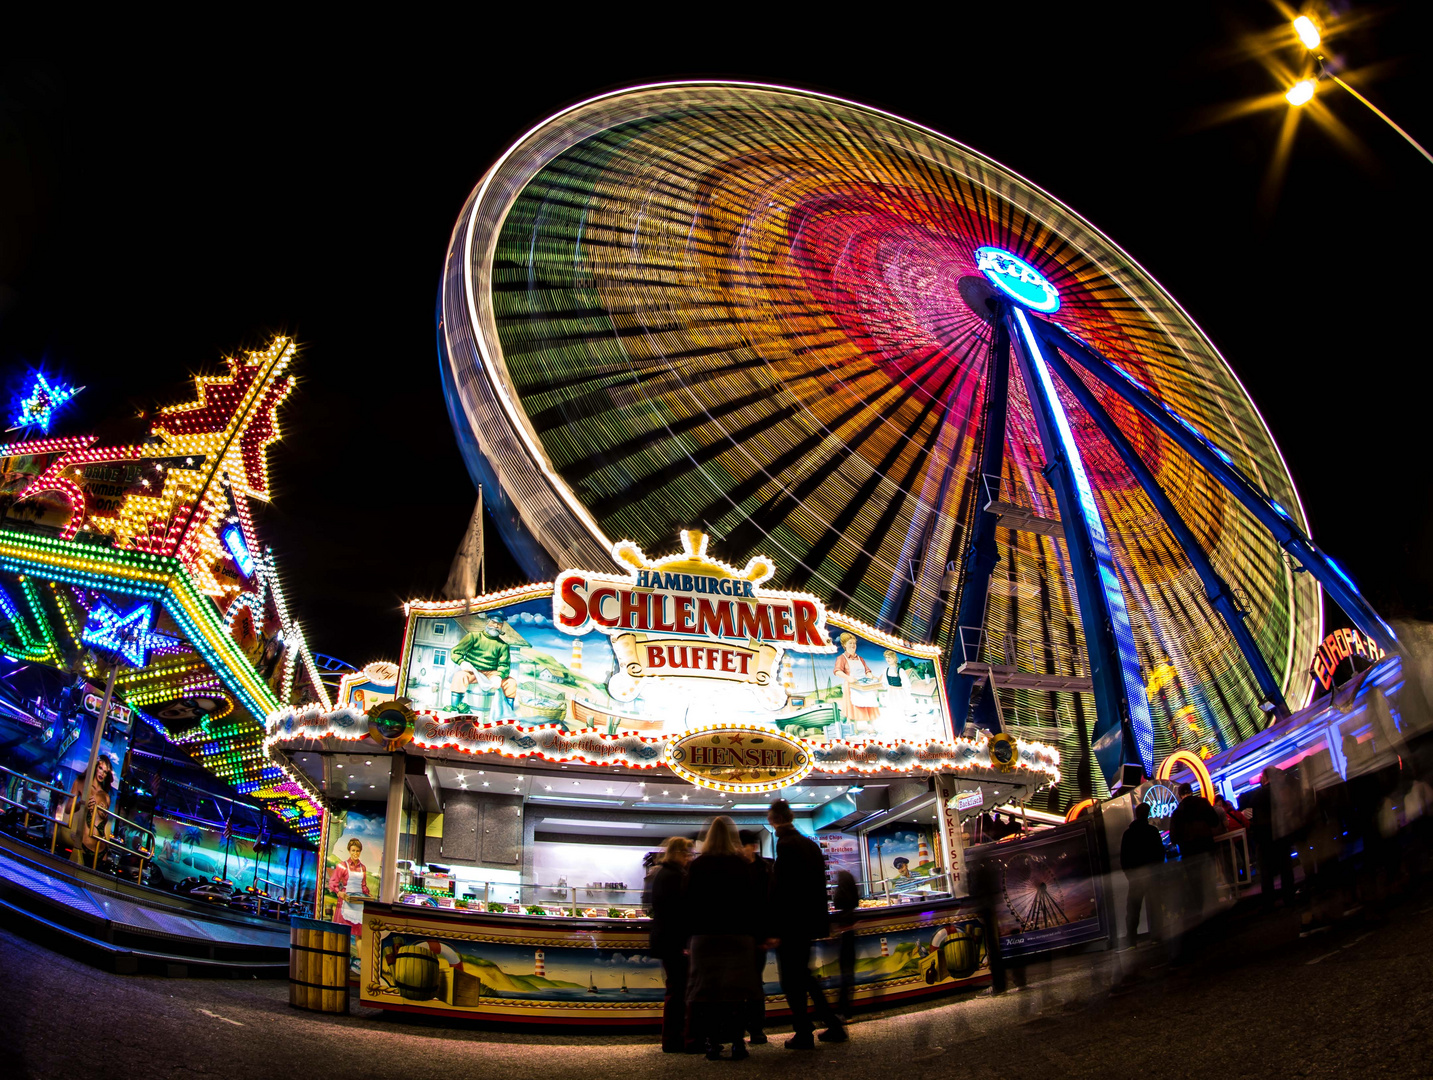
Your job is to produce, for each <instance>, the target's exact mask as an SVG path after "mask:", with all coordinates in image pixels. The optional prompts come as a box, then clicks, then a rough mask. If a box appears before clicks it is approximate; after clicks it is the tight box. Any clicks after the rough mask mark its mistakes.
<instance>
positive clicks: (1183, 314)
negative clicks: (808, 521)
mask: <svg viewBox="0 0 1433 1080" xmlns="http://www.w3.org/2000/svg"><path fill="white" fill-rule="evenodd" d="M720 88H731V89H743V90H756V91H768V92H772V93H777V94H792V95H797V96H800V97H807V98H811V99H814V100H818V101H824V102H828V103H831V104H834V105H839V106H843V107H846V108H850V109H855V110H858V111H861V112H866V113H870V114H873V115H876V116H880V117H883V118H885V119H888V120H892V121H894V122H896V123H898V124H902V125H905V126H907V127H910V128H913V129H915V130H917V131H919V132H921V133H923V134H926V135H931V136H934V137H936V138H938V139H940V140H942V141H943V142H946V143H949V144H952V145H954V146H956V147H958V148H959V149H960V150H962V151H963V152H965V153H967V154H970V155H971V156H972V157H974V158H975V159H977V160H979V161H981V162H985V163H987V164H989V165H991V166H994V167H995V168H996V169H998V170H1000V171H1002V172H1004V173H1005V174H1006V175H1007V176H1009V177H1011V178H1012V179H1014V180H1016V181H1018V182H1019V183H1020V184H1023V185H1025V186H1026V187H1027V188H1028V189H1030V191H1032V192H1034V193H1035V194H1036V195H1038V196H1039V197H1040V198H1041V199H1044V200H1046V201H1047V202H1048V203H1049V205H1050V206H1052V207H1054V208H1055V209H1057V210H1059V211H1061V212H1063V213H1065V214H1068V215H1069V216H1070V217H1071V218H1072V219H1073V220H1075V221H1077V222H1079V223H1080V224H1081V225H1082V226H1083V227H1084V228H1086V229H1088V230H1089V231H1090V232H1091V233H1092V234H1093V235H1094V236H1096V237H1097V238H1098V239H1099V240H1100V242H1102V243H1104V244H1106V245H1108V247H1109V249H1110V251H1111V252H1112V253H1114V254H1115V255H1117V256H1118V257H1119V258H1120V259H1121V260H1123V262H1124V264H1125V266H1126V267H1127V268H1130V269H1132V270H1134V271H1135V272H1136V273H1137V274H1138V275H1139V276H1140V277H1142V278H1143V279H1144V284H1145V285H1146V286H1147V287H1149V288H1151V289H1152V291H1153V292H1154V293H1156V294H1157V295H1158V296H1159V297H1160V299H1161V300H1162V301H1163V302H1165V303H1168V304H1169V305H1171V306H1172V307H1173V308H1174V310H1175V311H1176V312H1178V314H1179V316H1180V318H1182V319H1183V320H1184V321H1185V323H1186V324H1187V325H1188V326H1189V327H1191V328H1192V329H1194V330H1195V331H1196V333H1197V334H1198V335H1199V337H1200V338H1202V339H1203V344H1204V345H1205V347H1207V348H1208V350H1209V351H1210V354H1211V355H1212V356H1213V358H1214V359H1215V360H1216V361H1217V362H1218V365H1219V366H1220V368H1222V370H1223V373H1224V374H1225V375H1226V376H1228V377H1229V378H1230V379H1232V380H1233V382H1234V385H1235V386H1236V387H1237V388H1238V390H1239V393H1240V395H1241V397H1242V398H1243V401H1244V403H1245V404H1246V405H1247V406H1248V407H1249V408H1250V409H1251V410H1252V411H1253V414H1254V417H1255V418H1256V419H1257V421H1258V424H1259V427H1260V429H1261V431H1262V434H1263V436H1264V438H1265V439H1266V440H1267V441H1268V443H1269V445H1270V446H1271V447H1272V449H1273V452H1274V454H1275V456H1276V457H1277V459H1278V462H1279V466H1280V468H1281V469H1282V470H1283V473H1284V475H1285V476H1286V477H1292V473H1291V472H1290V470H1289V466H1288V461H1287V460H1286V459H1285V457H1284V453H1283V450H1282V449H1281V448H1280V446H1279V444H1278V442H1277V441H1276V440H1275V439H1274V435H1273V430H1272V429H1271V428H1270V427H1269V424H1268V421H1267V420H1266V419H1265V418H1264V414H1263V412H1262V411H1261V410H1260V409H1259V406H1258V403H1257V402H1255V401H1254V399H1253V397H1252V396H1251V395H1250V394H1249V391H1248V388H1247V387H1246V386H1245V385H1244V381H1243V379H1241V378H1240V377H1239V375H1238V373H1237V372H1236V371H1235V370H1234V368H1233V365H1231V364H1230V363H1229V361H1228V359H1227V358H1226V357H1225V356H1224V354H1223V353H1222V352H1221V351H1220V350H1219V348H1218V346H1216V345H1215V344H1214V342H1213V340H1212V339H1211V338H1210V337H1209V335H1208V334H1206V333H1205V332H1204V330H1203V329H1202V328H1201V327H1200V326H1199V324H1198V323H1197V322H1195V320H1194V318H1193V317H1192V316H1191V315H1190V314H1189V312H1188V311H1187V310H1186V309H1185V308H1184V305H1183V304H1181V303H1180V302H1179V300H1178V299H1177V298H1176V297H1175V296H1173V295H1172V294H1171V293H1170V292H1169V291H1168V290H1166V289H1165V288H1164V287H1163V286H1162V285H1161V284H1160V283H1159V281H1158V280H1157V279H1156V278H1155V277H1154V275H1153V274H1151V273H1150V272H1149V271H1148V270H1147V269H1146V268H1145V267H1144V265H1143V264H1142V263H1140V262H1139V260H1137V259H1135V258H1134V257H1133V256H1132V255H1130V253H1129V252H1128V251H1126V250H1125V249H1124V248H1123V247H1121V246H1120V245H1119V244H1118V243H1116V242H1115V241H1114V240H1113V239H1111V238H1110V237H1109V236H1108V235H1107V234H1106V233H1105V232H1104V231H1103V230H1101V229H1100V228H1098V227H1097V226H1095V225H1094V224H1093V223H1091V222H1090V221H1089V220H1088V219H1086V218H1085V217H1084V215H1082V214H1080V213H1078V212H1077V211H1075V210H1074V209H1073V208H1072V207H1071V206H1069V205H1068V204H1066V203H1065V202H1064V201H1063V200H1061V199H1059V198H1057V197H1056V196H1055V195H1053V194H1051V193H1050V192H1049V191H1047V190H1046V189H1045V188H1044V187H1042V186H1041V185H1039V184H1037V183H1035V182H1034V181H1032V180H1030V179H1029V178H1028V177H1027V176H1025V175H1024V174H1023V173H1020V172H1017V171H1016V170H1014V169H1012V168H1010V167H1009V166H1008V165H1005V164H1004V163H1002V162H998V161H996V160H995V159H994V158H992V157H990V156H988V155H986V154H984V153H982V152H981V151H979V150H976V149H975V148H974V147H971V146H968V145H967V144H965V143H963V142H961V141H960V140H958V139H955V138H953V137H952V136H950V135H947V134H945V133H944V132H941V131H938V130H937V129H935V128H932V127H929V126H927V125H925V124H921V123H920V122H918V121H915V120H910V119H908V118H906V117H903V116H901V115H899V114H898V113H894V112H890V111H888V110H885V109H881V108H879V107H878V106H874V105H868V104H864V103H862V102H859V101H855V100H853V99H850V98H843V97H840V96H838V95H835V94H827V93H822V92H821V91H818V90H809V89H803V88H801V87H795V86H788V85H785V84H782V83H763V82H755V81H748V80H739V79H674V80H666V81H657V82H645V83H638V84H635V85H633V86H627V87H621V88H618V89H616V90H610V91H607V92H605V93H602V94H594V95H593V96H592V97H589V98H585V99H583V100H581V101H578V102H575V103H574V104H572V105H569V106H568V107H567V108H565V109H561V110H559V111H558V112H555V113H553V114H552V115H551V116H549V117H547V118H545V119H544V120H542V121H541V122H539V123H537V124H534V125H533V126H532V127H531V128H529V129H528V130H527V131H525V132H523V134H522V135H520V136H519V137H518V138H516V139H514V140H513V142H512V143H511V144H510V145H509V146H508V147H507V149H506V150H504V151H503V152H502V154H501V155H500V156H499V157H498V158H497V159H496V160H495V161H494V162H493V163H492V165H491V166H490V167H489V168H488V169H487V171H486V172H484V174H483V175H482V177H481V178H480V179H479V181H478V184H477V186H476V187H474V189H473V191H472V192H471V193H470V194H469V196H468V199H467V201H466V203H465V205H464V207H463V211H462V213H461V214H460V215H459V218H458V221H457V222H456V223H455V225H454V228H453V233H452V237H451V239H450V241H449V255H450V259H451V257H452V255H453V254H454V251H455V248H458V249H459V250H460V253H461V259H462V267H463V269H462V276H463V281H462V288H463V295H464V300H465V303H466V307H467V315H468V319H469V327H470V328H471V329H472V330H475V331H476V330H477V328H479V327H481V326H482V325H483V322H482V319H481V317H480V308H481V307H482V305H481V304H480V302H479V300H478V298H477V297H476V296H475V295H474V291H473V289H474V278H473V275H472V274H471V273H469V272H468V267H471V265H472V256H473V240H474V234H475V232H476V229H477V224H478V216H477V214H476V213H475V212H474V210H475V208H476V207H477V206H479V205H481V204H482V202H483V200H484V197H485V196H486V195H487V194H488V192H489V190H490V189H491V186H492V183H493V180H494V178H495V177H496V176H497V174H498V172H499V171H500V170H501V169H502V168H503V166H504V165H506V164H507V163H508V162H509V161H510V160H511V159H512V158H513V157H514V156H515V155H516V154H517V153H518V151H519V150H520V149H522V148H523V147H525V146H527V145H528V144H529V142H530V141H532V140H533V139H534V138H535V137H536V136H538V135H539V134H540V133H541V132H543V131H544V130H547V129H550V128H553V127H554V126H555V125H557V124H558V123H560V122H561V121H563V120H564V119H566V118H569V117H571V116H574V115H575V114H577V113H580V112H581V111H582V110H584V109H588V108H591V107H592V106H595V105H597V104H599V103H601V102H606V101H611V100H614V99H617V98H622V97H626V96H629V95H635V94H640V93H643V92H648V91H667V90H670V91H679V90H683V89H691V90H697V89H720ZM565 149H566V147H563V148H561V149H557V150H553V151H552V153H551V154H549V155H548V157H547V158H546V159H545V161H544V163H543V164H544V165H545V164H547V163H548V162H550V161H551V160H553V159H555V158H556V157H557V156H559V155H560V154H561V152H562V151H563V150H565ZM518 194H519V193H518V192H514V193H513V194H512V196H511V197H510V198H509V199H508V201H507V205H506V206H504V207H503V209H502V211H501V213H500V214H499V215H498V217H497V219H496V227H495V228H494V241H495V240H496V235H497V232H498V231H499V230H500V228H501V223H502V221H503V220H505V219H506V216H507V213H508V211H509V210H510V209H511V208H512V205H513V204H514V202H515V201H516V198H517V195H518ZM459 234H461V237H462V239H461V244H460V245H459V244H458V238H459ZM1061 239H1062V240H1065V239H1068V238H1065V237H1061ZM494 246H495V244H494ZM995 250H1001V249H995ZM487 254H488V256H489V261H490V259H491V254H492V253H491V251H489V252H488V253H487ZM1007 254H1008V253H1007ZM1027 265H1028V264H1027ZM1032 269H1033V268H1032ZM1102 269H1103V268H1102ZM447 273H448V272H447V270H445V271H444V277H445V278H446V277H447ZM982 273H984V271H982ZM1037 273H1038V271H1037ZM987 276H988V275H987ZM1042 277H1043V275H1042ZM996 285H997V288H1001V290H1002V293H1004V292H1005V290H1004V287H1003V286H1002V285H1001V284H1000V283H998V282H997V283H996ZM1006 295H1009V294H1008V293H1006ZM1055 296H1056V301H1055V303H1056V307H1055V308H1052V309H1050V311H1054V310H1056V309H1058V307H1059V300H1058V293H1056V294H1055ZM1012 298H1013V299H1019V298H1018V297H1012ZM440 306H441V304H440ZM1034 310H1040V309H1034ZM439 341H440V352H441V353H442V357H441V359H442V362H443V364H444V365H445V366H446V365H448V363H449V354H448V348H447V345H446V341H445V340H444V334H442V333H440V335H439ZM473 345H474V347H475V348H476V350H477V352H478V354H479V355H480V356H481V358H482V362H483V364H482V366H483V367H484V369H485V370H486V371H487V372H488V373H489V376H490V379H489V381H490V385H491V388H492V390H493V392H494V393H495V395H496V396H497V398H498V400H499V402H500V404H501V406H502V408H503V411H504V412H505V413H506V414H507V416H508V420H509V423H510V424H511V425H512V428H513V431H514V432H515V433H516V434H517V436H518V438H519V439H521V440H522V442H523V444H524V445H525V447H526V449H527V451H528V453H529V454H530V455H531V456H532V459H533V461H534V462H535V463H536V464H537V465H538V467H539V469H540V470H541V471H542V473H543V474H544V477H545V478H546V480H547V481H548V483H549V484H550V485H551V487H552V489H553V491H554V492H555V493H556V494H557V496H558V497H559V498H560V499H561V500H562V501H563V502H564V503H565V504H566V505H567V506H568V508H569V510H571V511H572V512H573V514H574V515H575V516H576V517H577V519H578V520H579V521H580V522H581V523H582V525H583V527H584V528H585V529H586V530H587V531H588V533H589V535H590V536H591V538H592V539H593V540H595V541H596V542H597V543H598V544H599V545H601V546H602V547H603V548H604V549H606V550H610V549H611V547H612V545H613V539H612V538H611V537H610V536H608V535H607V533H606V531H605V530H604V529H603V527H602V525H601V524H600V523H599V522H598V521H597V520H596V519H595V518H594V517H593V516H592V514H591V513H590V511H589V510H588V509H587V507H586V506H584V505H583V504H582V501H581V500H580V499H578V498H577V497H576V495H575V494H574V492H573V491H572V490H571V489H570V488H569V486H568V484H567V483H566V481H565V480H564V479H563V478H562V476H561V475H560V474H559V473H558V471H557V469H556V468H555V467H554V466H553V464H552V462H551V460H550V459H549V457H548V454H547V451H546V449H545V447H544V446H543V445H542V441H541V439H540V438H538V437H537V435H536V433H535V432H534V431H532V430H531V429H530V427H529V425H528V424H527V422H526V416H525V413H524V411H523V409H522V407H521V405H520V404H518V403H517V402H516V401H515V400H513V396H512V393H511V390H510V388H509V387H508V386H507V385H505V383H504V380H502V379H499V378H495V377H492V376H495V375H496V373H497V371H498V370H500V369H501V370H506V364H501V365H499V364H496V363H495V362H494V357H493V356H492V355H491V353H490V348H489V343H488V341H487V340H486V339H485V335H484V334H482V333H480V332H478V333H474V334H473ZM464 411H466V408H465V409H464ZM1290 488H1291V490H1292V494H1293V499H1294V505H1295V507H1296V511H1297V513H1298V518H1296V519H1292V520H1295V521H1296V522H1298V521H1302V522H1304V523H1307V520H1308V518H1307V515H1306V514H1305V511H1304V507H1303V499H1302V497H1301V496H1300V495H1299V492H1298V488H1297V486H1296V485H1294V484H1292V482H1291V483H1290ZM1317 621H1318V628H1317V631H1316V636H1317V637H1322V635H1323V611H1322V606H1321V605H1320V606H1319V610H1318V612H1317ZM1291 637H1292V635H1291ZM1286 660H1289V661H1290V662H1291V658H1286ZM1288 666H1289V664H1288V663H1286V665H1285V667H1286V669H1287V668H1288Z"/></svg>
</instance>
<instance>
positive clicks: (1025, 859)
mask: <svg viewBox="0 0 1433 1080" xmlns="http://www.w3.org/2000/svg"><path fill="white" fill-rule="evenodd" d="M967 857H970V858H973V860H975V861H978V862H981V863H982V864H984V863H985V861H986V860H992V861H993V863H994V865H993V867H991V866H988V865H982V867H981V868H980V870H979V871H977V872H981V873H985V874H988V875H989V880H991V884H992V887H993V888H994V889H995V892H996V897H997V903H996V914H997V918H998V919H999V921H1000V945H1001V953H1002V955H1005V956H1020V955H1022V954H1027V953H1037V952H1046V951H1048V950H1050V949H1058V948H1061V947H1063V946H1065V945H1073V944H1076V943H1078V942H1081V941H1089V940H1091V939H1093V938H1098V937H1103V936H1104V935H1105V933H1106V922H1105V913H1104V896H1103V890H1102V888H1101V885H1100V878H1099V875H1098V874H1096V873H1095V859H1094V853H1093V851H1092V850H1091V838H1090V833H1089V831H1088V829H1087V828H1086V827H1085V826H1084V825H1068V826H1063V827H1059V828H1056V829H1051V830H1049V831H1048V832H1046V833H1043V834H1038V835H1036V836H1034V837H1032V838H1030V839H1028V840H1022V841H1019V842H1018V843H1008V844H987V845H982V846H981V847H978V848H973V849H971V851H970V852H968V853H967Z"/></svg>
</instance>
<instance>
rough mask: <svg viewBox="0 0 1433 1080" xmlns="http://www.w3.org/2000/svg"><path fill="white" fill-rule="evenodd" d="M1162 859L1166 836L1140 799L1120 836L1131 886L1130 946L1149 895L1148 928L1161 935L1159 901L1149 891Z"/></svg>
mask: <svg viewBox="0 0 1433 1080" xmlns="http://www.w3.org/2000/svg"><path fill="white" fill-rule="evenodd" d="M1163 863H1164V840H1163V839H1162V838H1161V837H1160V835H1159V830H1158V829H1156V828H1155V827H1154V826H1153V825H1151V824H1150V823H1149V805H1148V804H1147V803H1140V804H1139V805H1137V806H1136V807H1135V808H1134V820H1133V821H1132V822H1130V826H1129V828H1128V829H1126V830H1125V832H1124V836H1123V837H1121V838H1120V868H1121V869H1122V870H1123V871H1124V875H1125V882H1126V885H1127V887H1128V889H1129V899H1128V900H1127V901H1126V902H1125V936H1126V937H1128V939H1129V947H1130V948H1134V941H1135V936H1136V935H1137V933H1138V932H1139V913H1140V908H1141V907H1143V906H1144V903H1145V898H1146V897H1148V898H1149V932H1150V935H1151V936H1153V937H1158V936H1159V921H1158V920H1159V916H1158V915H1157V914H1156V912H1157V904H1156V902H1155V898H1154V896H1152V895H1150V894H1151V892H1152V891H1153V890H1152V887H1153V885H1154V884H1155V878H1156V874H1157V873H1158V870H1157V869H1156V868H1157V867H1159V866H1161V865H1163Z"/></svg>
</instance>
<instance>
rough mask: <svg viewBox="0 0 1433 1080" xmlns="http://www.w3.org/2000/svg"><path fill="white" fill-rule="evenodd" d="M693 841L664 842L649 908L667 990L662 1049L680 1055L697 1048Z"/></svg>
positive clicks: (677, 838)
mask: <svg viewBox="0 0 1433 1080" xmlns="http://www.w3.org/2000/svg"><path fill="white" fill-rule="evenodd" d="M691 857H692V842H691V841H690V840H688V839H687V838H686V837H685V836H673V837H671V838H669V839H668V840H667V841H666V843H664V844H663V845H662V857H661V859H659V860H658V862H657V872H656V873H655V874H653V875H652V878H651V882H650V889H651V899H650V900H649V901H648V904H647V906H648V908H649V909H650V911H651V917H652V933H651V937H650V938H649V944H650V946H651V949H652V954H653V955H654V956H656V957H657V958H658V959H659V960H661V962H662V976H663V978H664V981H665V982H666V993H665V996H664V997H663V999H662V1052H663V1053H665V1054H680V1053H683V1052H685V1051H691V1050H693V1049H695V1047H694V1046H693V1045H692V1042H693V1040H692V1038H691V1036H690V1035H689V1033H688V1026H687V974H688V969H689V964H688V960H687V939H688V937H689V936H690V934H691V930H690V925H689V924H690V917H689V913H688V911H687V864H688V863H689V862H690V861H691Z"/></svg>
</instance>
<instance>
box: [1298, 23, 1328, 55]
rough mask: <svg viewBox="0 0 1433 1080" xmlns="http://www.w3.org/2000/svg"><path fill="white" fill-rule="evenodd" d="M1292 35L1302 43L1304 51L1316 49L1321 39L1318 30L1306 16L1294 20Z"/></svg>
mask: <svg viewBox="0 0 1433 1080" xmlns="http://www.w3.org/2000/svg"><path fill="white" fill-rule="evenodd" d="M1294 33H1295V34H1297V35H1298V36H1299V40H1300V41H1302V42H1303V43H1304V48H1306V49H1317V48H1318V47H1319V43H1320V42H1321V41H1323V37H1322V36H1321V35H1320V34H1319V28H1318V27H1317V26H1315V25H1314V21H1313V19H1311V18H1309V17H1308V16H1307V15H1300V16H1299V17H1298V18H1297V19H1295V20H1294Z"/></svg>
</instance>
